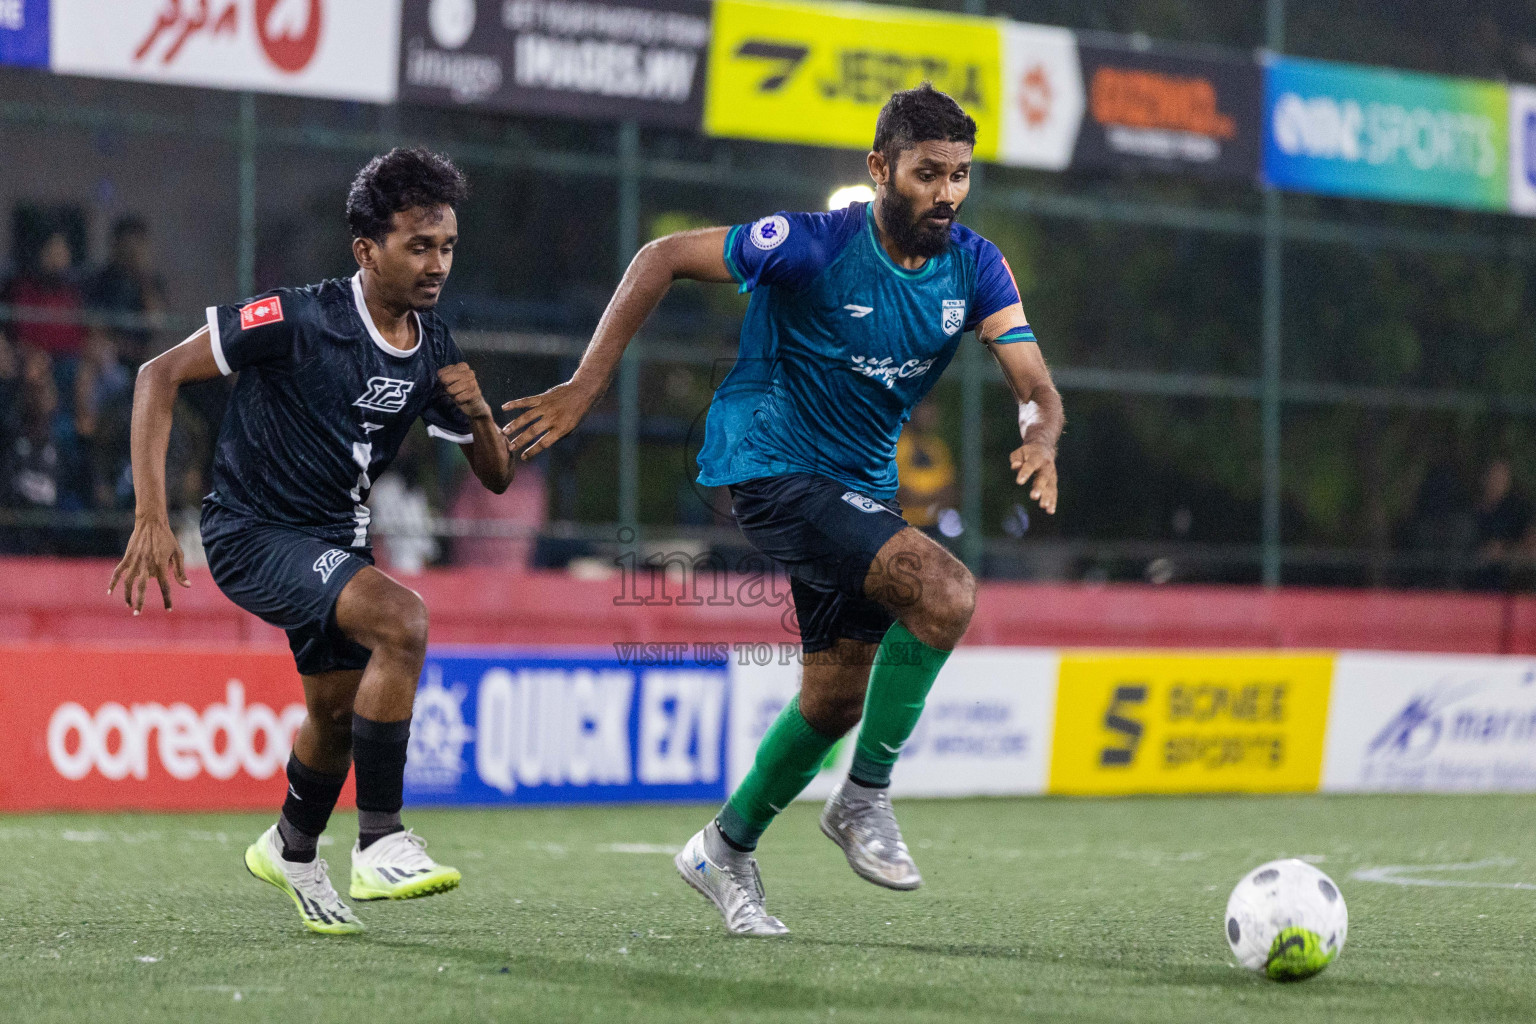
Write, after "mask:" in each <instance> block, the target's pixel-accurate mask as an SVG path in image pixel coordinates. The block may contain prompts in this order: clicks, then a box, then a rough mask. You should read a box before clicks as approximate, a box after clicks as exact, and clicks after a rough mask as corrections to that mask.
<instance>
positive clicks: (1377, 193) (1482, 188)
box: [1264, 58, 1509, 210]
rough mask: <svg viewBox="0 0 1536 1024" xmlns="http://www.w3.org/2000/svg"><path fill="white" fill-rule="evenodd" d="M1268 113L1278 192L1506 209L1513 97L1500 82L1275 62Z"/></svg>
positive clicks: (1271, 174)
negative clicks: (1289, 191) (1510, 117)
mask: <svg viewBox="0 0 1536 1024" xmlns="http://www.w3.org/2000/svg"><path fill="white" fill-rule="evenodd" d="M1264 110H1265V125H1264V177H1265V179H1266V180H1267V181H1268V182H1269V183H1270V184H1271V185H1274V186H1276V187H1277V188H1283V189H1291V190H1295V191H1299V192H1321V193H1325V194H1329V195H1341V196H1359V197H1362V198H1369V199H1387V200H1397V201H1400V202H1412V203H1434V204H1441V205H1445V206H1464V207H1473V208H1477V209H1487V210H1503V209H1506V208H1507V207H1508V205H1509V97H1508V90H1507V89H1506V88H1505V87H1504V86H1502V85H1499V84H1497V83H1494V82H1480V81H1473V80H1470V79H1460V78H1442V77H1439V76H1435V75H1421V74H1410V73H1408V72H1400V71H1388V70H1384V69H1379V68H1364V67H1353V66H1350V65H1345V64H1330V63H1325V62H1322V61H1311V60H1295V59H1291V58H1277V59H1274V60H1272V61H1271V62H1270V63H1269V64H1268V66H1267V67H1266V68H1265V85H1264Z"/></svg>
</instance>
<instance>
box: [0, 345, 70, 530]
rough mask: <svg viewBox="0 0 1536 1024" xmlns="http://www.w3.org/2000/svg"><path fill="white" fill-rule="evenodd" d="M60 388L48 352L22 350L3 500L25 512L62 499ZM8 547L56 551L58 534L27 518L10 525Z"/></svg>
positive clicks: (0, 455) (1, 479)
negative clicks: (56, 424) (57, 422)
mask: <svg viewBox="0 0 1536 1024" xmlns="http://www.w3.org/2000/svg"><path fill="white" fill-rule="evenodd" d="M58 408H59V391H58V388H57V387H56V386H55V384H54V380H53V368H52V366H51V365H50V362H49V359H48V355H47V353H45V352H41V351H38V350H37V349H29V350H25V351H24V352H23V353H22V354H21V375H20V392H19V395H18V396H17V402H16V419H15V422H14V424H13V426H14V432H8V434H7V436H6V438H5V448H4V450H3V451H0V504H3V505H4V506H5V507H6V508H10V509H15V510H17V511H21V512H38V511H46V510H51V509H54V508H56V507H57V506H58V504H59V490H60V472H61V466H60V463H61V461H62V460H61V458H60V455H59V446H58V444H57V443H56V442H55V440H54V437H53V420H54V414H55V413H56V412H57V411H58ZM7 533H9V534H10V537H8V538H7V543H6V544H4V547H5V549H6V550H8V551H10V552H11V553H19V554H44V553H48V552H51V551H52V548H53V537H52V535H51V531H49V530H48V529H47V527H46V525H45V524H43V523H36V524H34V523H30V522H25V521H24V522H23V523H22V525H21V527H20V528H18V529H13V530H8V531H7Z"/></svg>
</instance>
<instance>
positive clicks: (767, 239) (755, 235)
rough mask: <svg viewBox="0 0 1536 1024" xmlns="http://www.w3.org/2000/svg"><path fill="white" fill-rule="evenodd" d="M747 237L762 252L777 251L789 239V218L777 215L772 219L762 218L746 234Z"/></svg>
mask: <svg viewBox="0 0 1536 1024" xmlns="http://www.w3.org/2000/svg"><path fill="white" fill-rule="evenodd" d="M747 237H748V238H750V239H751V240H752V244H753V245H755V246H757V247H758V248H759V249H761V250H763V251H764V252H767V251H768V250H770V249H777V248H778V247H779V246H781V245H783V244H784V240H785V239H786V238H788V237H789V218H788V217H785V216H783V215H782V214H778V213H776V214H774V215H773V216H772V217H764V218H763V219H762V220H760V221H757V222H756V223H755V224H753V225H752V230H751V231H749V232H747Z"/></svg>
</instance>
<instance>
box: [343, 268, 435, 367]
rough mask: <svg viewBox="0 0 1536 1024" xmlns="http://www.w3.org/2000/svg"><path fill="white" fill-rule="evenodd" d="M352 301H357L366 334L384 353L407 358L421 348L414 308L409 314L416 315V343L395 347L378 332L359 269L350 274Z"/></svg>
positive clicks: (419, 318) (419, 332)
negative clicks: (404, 346) (364, 295)
mask: <svg viewBox="0 0 1536 1024" xmlns="http://www.w3.org/2000/svg"><path fill="white" fill-rule="evenodd" d="M352 301H353V302H355V303H357V315H358V316H360V317H362V318H363V326H364V327H366V328H368V336H369V337H370V338H372V339H373V343H374V344H375V345H377V346H379V348H381V349H383V350H384V354H385V355H391V356H394V357H395V358H396V359H409V358H410V357H411V356H413V355H415V354H416V352H417V350H418V349H420V348H421V339H422V337H423V331H422V329H421V317H420V316H419V315H418V314H417V312H416V311H415V310H414V309H413V310H411V316H414V317H416V344H415V345H413V346H412V347H410V348H395V346H393V345H391V344H390V343H389V342H387V341H385V340H384V335H382V334H380V333H379V329H378V327H376V326H374V323H373V315H372V314H371V313H369V312H368V303H367V302H365V301H364V300H363V272H362V271H361V270H359V271H358V272H357V273H355V274H353V275H352Z"/></svg>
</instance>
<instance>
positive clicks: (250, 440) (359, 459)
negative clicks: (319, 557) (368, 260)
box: [208, 272, 474, 548]
mask: <svg viewBox="0 0 1536 1024" xmlns="http://www.w3.org/2000/svg"><path fill="white" fill-rule="evenodd" d="M416 322H417V333H416V337H417V344H416V347H415V348H414V349H412V350H411V351H409V352H402V351H401V350H399V349H397V348H394V347H392V346H391V345H390V344H389V343H388V342H386V341H385V340H384V338H383V336H382V335H380V334H379V331H378V328H377V327H375V326H374V323H373V318H372V317H371V316H369V314H368V307H367V306H366V305H365V304H364V303H363V283H362V274H361V272H359V273H358V275H357V276H356V277H353V278H351V279H350V280H347V279H338V280H334V281H326V282H324V283H322V284H317V285H310V286H309V287H307V288H279V289H277V290H275V291H271V292H267V293H266V294H265V295H261V296H258V297H257V298H255V299H252V300H250V301H249V302H247V303H245V304H243V305H240V306H210V307H209V308H208V330H209V332H210V333H211V335H212V339H211V340H212V342H213V357H214V360H215V361H217V363H218V364H219V369H220V370H221V371H223V372H224V373H225V374H226V375H227V374H231V373H235V372H236V371H240V377H239V379H238V381H236V383H235V390H234V394H233V395H232V396H231V398H230V402H229V409H228V411H227V412H226V413H225V415H224V425H223V427H222V428H221V429H220V431H219V442H218V447H217V450H216V451H215V452H214V457H213V493H212V494H210V495H209V496H208V500H209V501H211V502H214V503H215V504H218V505H221V506H223V507H225V508H227V509H230V510H231V511H234V512H238V513H242V514H244V515H249V516H253V517H255V518H258V519H264V520H267V521H269V522H274V523H281V524H283V525H286V526H291V527H295V528H297V529H300V530H303V531H305V532H307V533H311V534H314V535H315V536H317V537H321V538H324V539H325V540H328V541H330V542H331V543H333V544H336V545H338V546H340V547H351V548H362V547H366V546H367V545H368V519H369V514H368V509H367V507H366V505H364V502H366V501H367V500H368V491H369V489H370V488H372V487H373V481H375V480H377V479H378V478H379V476H380V474H382V473H383V472H384V470H385V469H386V468H388V466H389V464H390V462H391V461H392V460H393V459H394V457H395V453H396V452H398V451H399V450H400V444H401V442H402V441H404V440H405V436H406V433H407V432H408V431H409V430H410V428H411V424H412V423H414V422H415V421H416V417H418V416H420V417H421V418H422V419H424V420H426V421H427V430H428V432H429V433H431V434H432V435H433V436H434V437H441V438H444V439H446V440H449V441H455V442H457V443H459V444H469V443H471V442H472V441H473V440H474V438H473V436H472V435H471V433H470V423H469V418H468V417H467V416H465V415H464V413H463V411H462V410H460V409H459V407H458V405H457V404H456V403H455V402H454V401H453V399H452V398H450V397H449V396H448V393H447V391H446V390H445V389H444V388H443V386H442V384H441V383H440V382H439V381H438V379H437V371H438V370H440V369H442V368H443V367H445V366H450V365H452V364H454V363H458V362H461V361H462V360H463V357H462V356H461V355H460V354H459V348H458V346H457V345H455V344H454V342H453V337H452V336H451V335H450V334H449V333H448V328H447V326H445V325H444V324H443V322H442V321H441V320H439V319H438V318H437V316H436V315H434V314H432V313H424V314H420V315H417V317H416Z"/></svg>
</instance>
